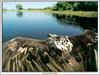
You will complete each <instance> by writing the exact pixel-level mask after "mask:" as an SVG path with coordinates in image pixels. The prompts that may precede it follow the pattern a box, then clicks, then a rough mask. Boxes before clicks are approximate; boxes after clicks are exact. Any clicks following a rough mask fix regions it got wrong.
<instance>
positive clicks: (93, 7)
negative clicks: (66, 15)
mask: <svg viewBox="0 0 100 75" xmlns="http://www.w3.org/2000/svg"><path fill="white" fill-rule="evenodd" d="M97 4H98V3H97V2H89V1H85V2H79V1H78V2H68V1H66V2H64V1H59V2H57V3H56V4H55V6H54V7H53V8H52V9H53V10H60V11H63V10H73V11H79V10H80V11H97V9H98V8H97Z"/></svg>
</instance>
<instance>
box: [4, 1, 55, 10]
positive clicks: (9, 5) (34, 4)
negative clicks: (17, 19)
mask: <svg viewBox="0 0 100 75" xmlns="http://www.w3.org/2000/svg"><path fill="white" fill-rule="evenodd" d="M55 3H56V2H3V8H5V9H16V5H17V4H22V5H23V8H25V9H27V8H45V7H48V6H54V5H55Z"/></svg>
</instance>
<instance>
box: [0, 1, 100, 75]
mask: <svg viewBox="0 0 100 75" xmlns="http://www.w3.org/2000/svg"><path fill="white" fill-rule="evenodd" d="M57 1H98V72H2V34H3V33H2V15H3V14H2V8H3V2H57ZM99 17H100V0H0V60H1V61H0V74H1V75H69V74H70V75H99V74H100V67H99V66H100V58H99V57H100V55H99V54H100V46H99V44H100V26H99V25H100V23H99V22H100V19H99Z"/></svg>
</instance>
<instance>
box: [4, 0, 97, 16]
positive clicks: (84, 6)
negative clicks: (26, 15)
mask: <svg viewBox="0 0 100 75" xmlns="http://www.w3.org/2000/svg"><path fill="white" fill-rule="evenodd" d="M16 9H17V10H7V9H6V10H4V11H19V10H20V11H22V12H25V11H29V12H37V11H38V12H48V13H55V14H64V15H75V16H81V17H97V16H98V12H97V10H98V3H97V2H96V1H93V2H92V1H91V2H90V1H84V2H79V1H76V2H72V1H71V2H69V1H59V2H57V3H56V4H55V5H54V6H53V7H46V8H42V9H34V8H28V9H23V6H22V5H21V4H18V5H16Z"/></svg>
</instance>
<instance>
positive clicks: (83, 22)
mask: <svg viewBox="0 0 100 75" xmlns="http://www.w3.org/2000/svg"><path fill="white" fill-rule="evenodd" d="M85 29H91V30H94V31H97V18H86V17H78V16H69V15H58V14H50V13H43V12H3V42H6V41H8V40H10V39H12V38H14V37H18V36H21V37H30V38H35V39H47V34H48V33H54V34H58V35H68V36H73V35H78V34H80V33H81V32H83V31H84V30H85Z"/></svg>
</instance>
